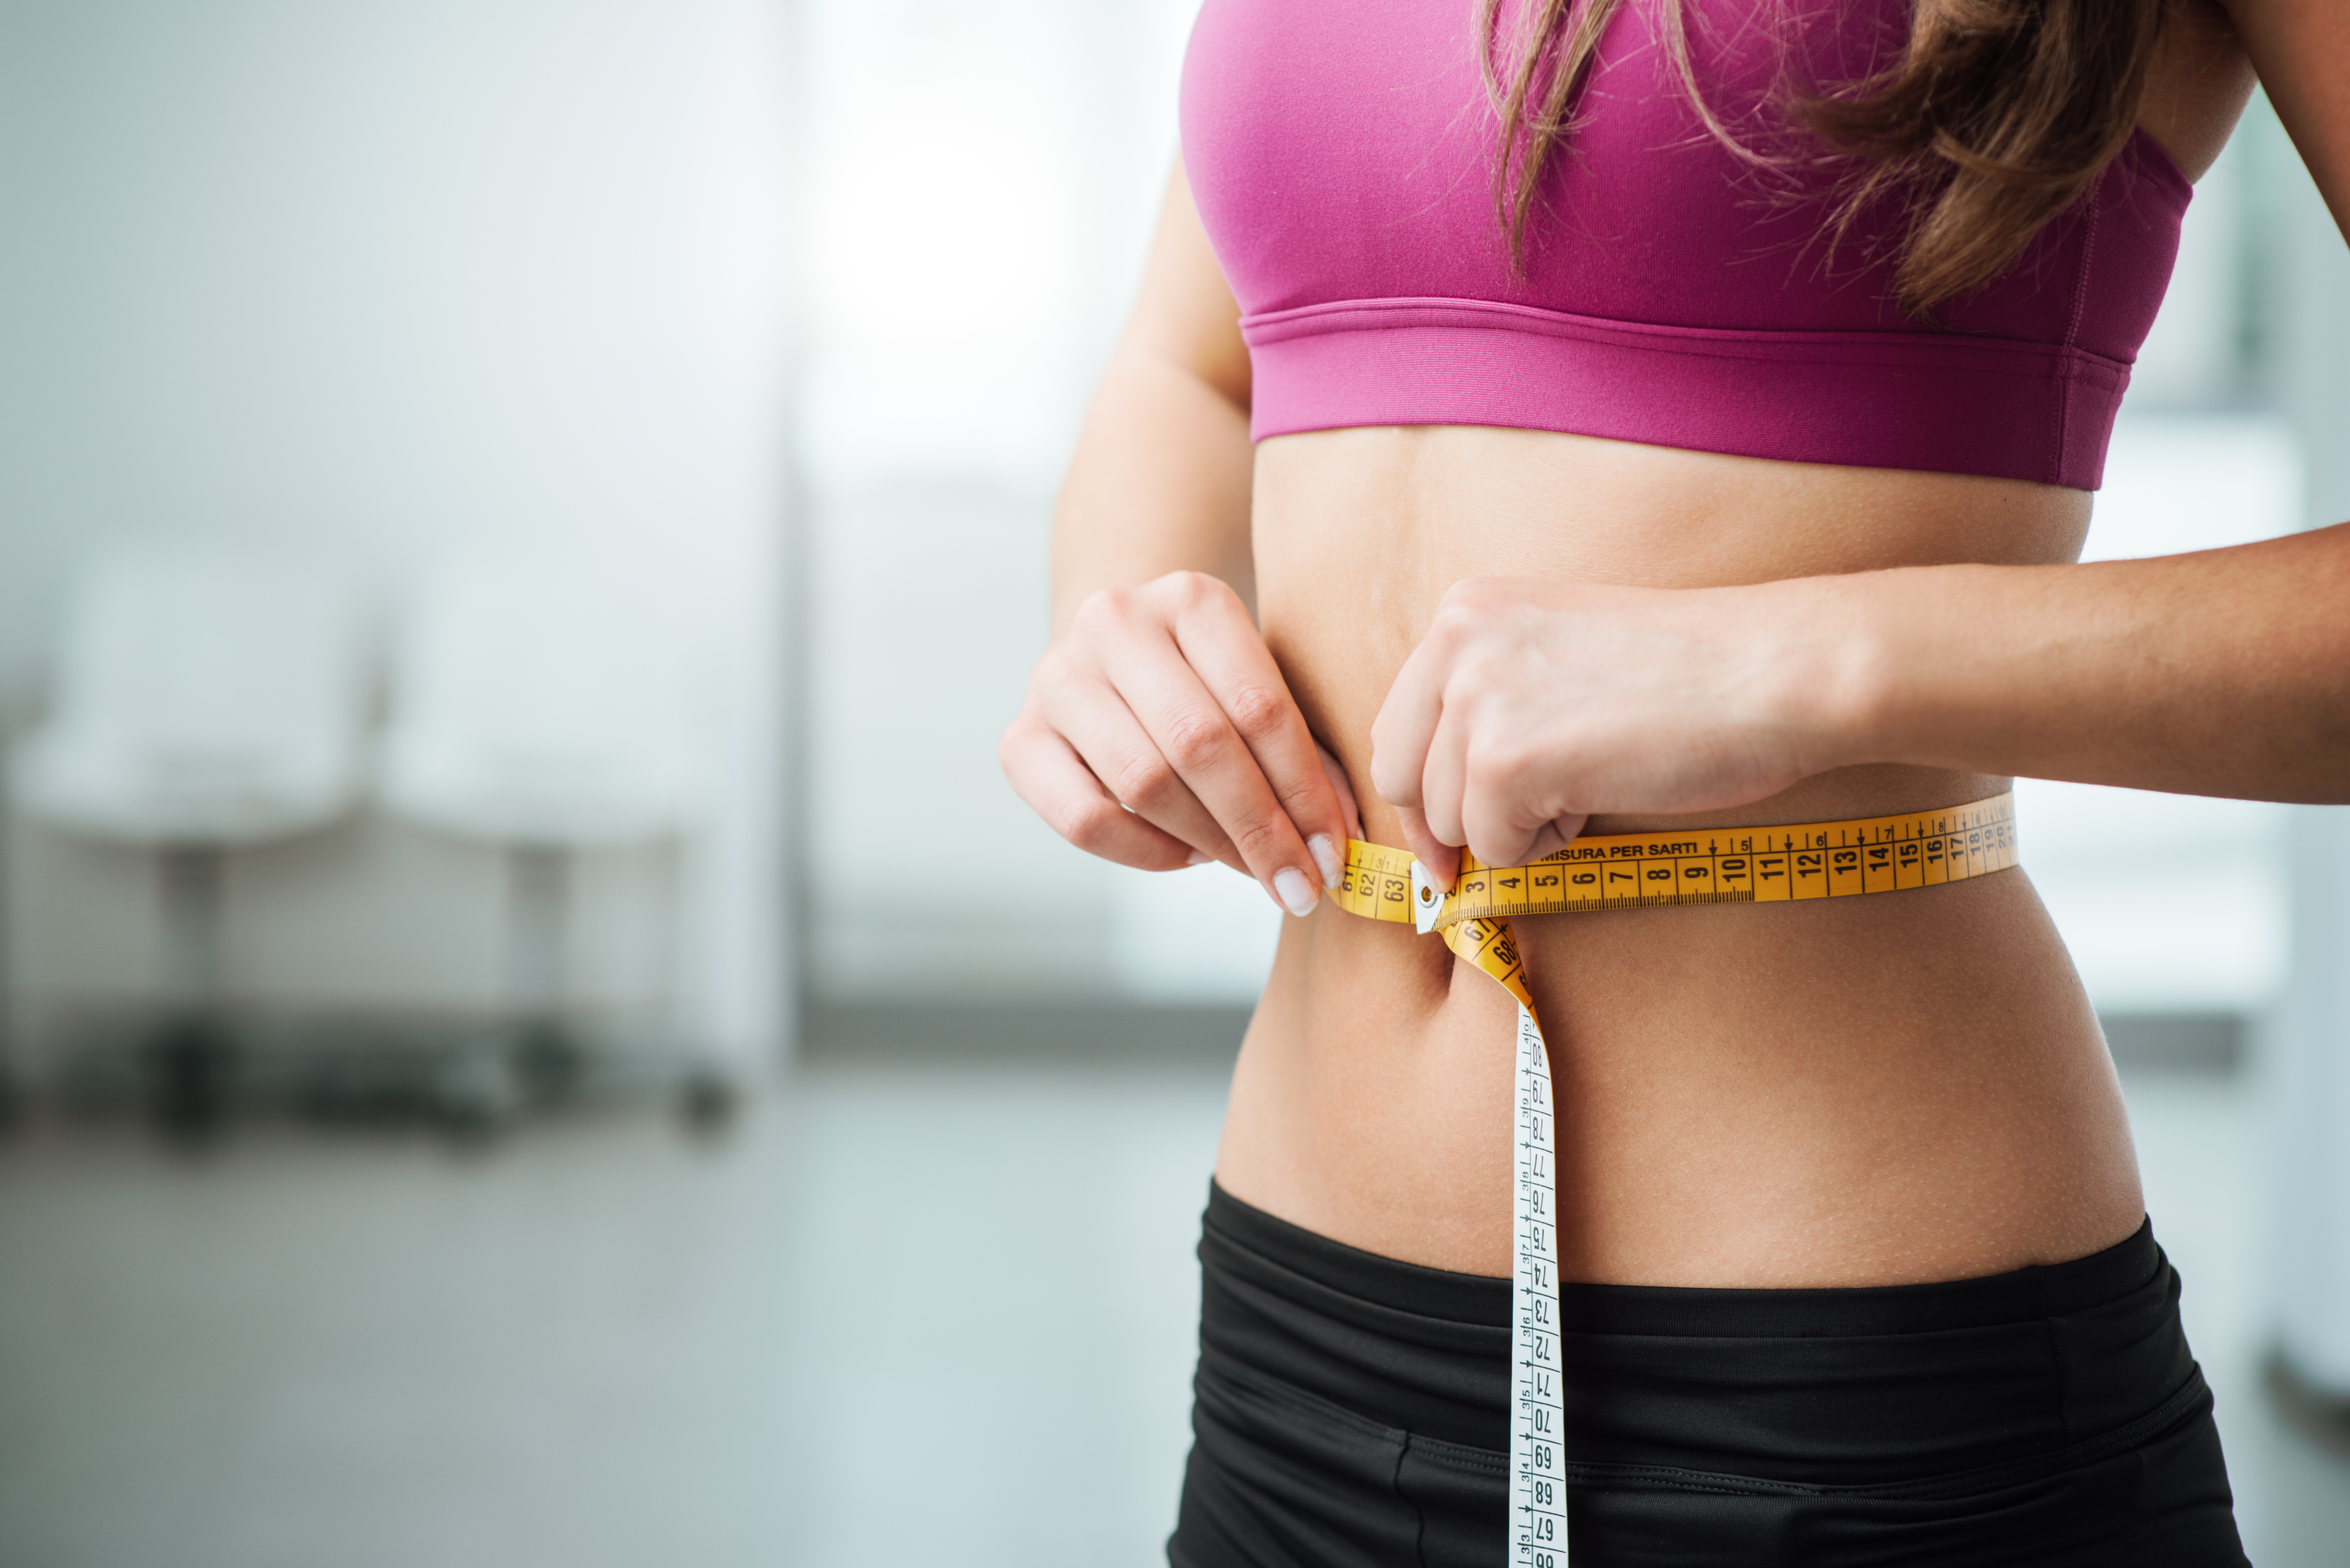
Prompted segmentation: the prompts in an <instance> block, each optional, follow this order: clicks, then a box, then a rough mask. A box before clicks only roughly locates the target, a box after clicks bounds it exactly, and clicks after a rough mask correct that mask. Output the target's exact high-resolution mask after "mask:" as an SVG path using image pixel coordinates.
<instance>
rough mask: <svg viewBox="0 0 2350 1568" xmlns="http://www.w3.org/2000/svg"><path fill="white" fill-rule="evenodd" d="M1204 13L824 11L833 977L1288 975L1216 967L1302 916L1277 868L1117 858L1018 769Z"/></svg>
mask: <svg viewBox="0 0 2350 1568" xmlns="http://www.w3.org/2000/svg"><path fill="white" fill-rule="evenodd" d="M1195 5H1196V0H1144V3H1142V4H1139V5H1097V4H1088V3H1087V0H809V4H808V6H807V10H806V16H807V18H808V20H807V32H806V36H807V38H808V59H807V67H806V79H807V81H808V83H809V101H808V104H807V106H806V119H805V121H804V123H805V124H806V126H807V127H808V130H809V133H810V135H809V143H808V151H807V157H808V161H809V168H810V171H811V172H810V186H811V195H812V202H811V208H810V220H809V221H810V231H809V247H808V266H809V275H810V282H811V287H810V294H809V298H808V302H807V306H806V309H807V316H806V328H807V330H806V355H807V360H806V363H807V379H806V384H805V390H804V397H803V402H802V408H803V409H804V410H805V417H804V420H803V422H802V424H801V427H800V431H799V441H800V450H801V452H802V453H803V456H804V459H805V462H806V473H807V475H808V481H809V483H810V486H811V488H812V491H813V505H812V515H811V527H810V531H809V535H808V549H809V572H810V585H811V591H810V627H809V647H810V652H809V658H810V664H811V683H810V691H811V696H812V699H813V703H814V706H813V709H812V711H811V714H810V721H809V731H808V735H807V742H806V743H807V748H808V755H809V759H810V767H811V777H810V780H809V790H810V800H811V810H810V816H809V823H810V836H811V846H810V849H811V860H812V863H813V866H814V867H815V871H816V877H815V881H816V887H815V888H814V889H813V890H812V891H811V894H810V898H811V900H812V901H811V904H810V908H811V909H813V910H814V911H815V914H814V916H813V919H814V922H815V923H814V925H813V928H812V930H813V937H814V941H813V950H812V962H811V984H812V986H813V987H814V988H815V989H816V992H817V993H818V994H820V995H824V996H827V997H831V998H834V999H858V998H871V997H876V996H903V995H906V994H908V993H910V992H916V993H918V992H930V993H932V994H935V995H952V996H966V995H972V994H996V995H1025V996H1035V995H1037V994H1039V993H1069V992H1096V993H1110V992H1118V993H1124V994H1144V995H1163V994H1181V995H1191V994H1197V993H1200V992H1201V988H1202V986H1204V988H1205V992H1207V993H1211V994H1216V995H1224V994H1242V995H1253V992H1254V989H1255V984H1256V982H1257V981H1260V980H1261V979H1262V972H1263V971H1262V966H1261V965H1262V957H1261V955H1262V953H1263V951H1266V950H1267V949H1265V947H1264V943H1263V940H1262V937H1260V938H1259V939H1257V940H1253V941H1251V940H1244V941H1243V944H1242V948H1243V951H1242V953H1241V958H1240V962H1239V965H1238V968H1237V970H1235V968H1234V966H1233V965H1232V963H1231V962H1228V961H1222V960H1220V959H1218V958H1217V957H1216V956H1215V955H1216V951H1217V950H1218V949H1219V946H1220V944H1221V945H1222V946H1226V947H1228V946H1230V939H1229V933H1228V930H1227V929H1226V928H1227V927H1228V926H1229V925H1230V923H1231V921H1232V919H1238V920H1240V921H1241V922H1243V924H1245V923H1247V922H1250V921H1253V922H1255V927H1256V929H1258V930H1259V931H1260V932H1261V933H1263V934H1264V935H1269V934H1270V931H1271V929H1272V926H1271V919H1270V918H1271V915H1272V909H1271V906H1270V904H1269V903H1267V901H1266V900H1265V898H1263V894H1262V893H1260V892H1259V891H1258V890H1257V889H1256V888H1254V887H1253V885H1251V884H1249V883H1247V882H1245V881H1243V879H1242V878H1240V877H1233V876H1231V875H1230V874H1229V873H1224V872H1221V871H1218V870H1215V869H1213V868H1202V869H1201V870H1198V871H1193V872H1188V873H1182V874H1180V875H1179V876H1177V877H1149V876H1148V875H1146V874H1143V873H1139V872H1135V873H1129V872H1124V871H1121V870H1118V869H1116V868H1113V867H1107V866H1105V865H1102V864H1101V863H1099V862H1097V861H1092V860H1089V859H1088V858H1087V857H1084V856H1082V855H1079V854H1078V853H1077V852H1076V851H1075V850H1073V849H1071V848H1070V847H1069V846H1066V844H1063V843H1062V842H1061V841H1060V840H1059V839H1057V838H1056V837H1055V836H1053V834H1052V833H1051V832H1050V831H1049V830H1048V829H1046V828H1045V826H1044V825H1043V824H1042V823H1040V822H1038V821H1037V820H1036V818H1035V815H1033V814H1032V813H1031V812H1029V810H1028V809H1027V808H1026V807H1025V806H1024V805H1022V804H1021V803H1020V802H1019V801H1018V800H1017V799H1016V798H1014V795H1013V794H1012V793H1011V791H1010V789H1009V788H1008V787H1007V786H1006V785H1005V784H1004V782H1003V775H1002V774H1001V773H1000V772H999V771H998V770H997V768H996V765H995V741H996V736H997V735H998V733H999V732H1001V731H1002V729H1003V725H1004V724H1005V723H1006V722H1008V721H1009V720H1010V719H1011V717H1012V715H1013V713H1014V711H1016V710H1017V708H1018V706H1019V703H1020V697H1021V691H1022V689H1023V686H1024V682H1025V680H1026V677H1027V671H1028V667H1029V665H1030V663H1031V662H1033V660H1034V659H1035V656H1036V654H1037V652H1038V651H1039V650H1040V649H1042V647H1043V644H1044V638H1045V541H1046V535H1047V524H1048V518H1049V514H1050V510H1051V506H1052V496H1053V492H1054V490H1055V487H1056V486H1057V485H1058V483H1059V481H1060V473H1061V469H1062V466H1063V465H1064V463H1065V462H1066V460H1067V455H1068V451H1069V447H1070V444H1071V442H1072V441H1073V440H1074V439H1075V436H1076V425H1077V421H1078V419H1079V417H1080V415H1081V413H1082V411H1083V408H1084V403H1085V400H1086V399H1087V396H1088V395H1089V394H1090V392H1091V389H1092V383H1093V380H1094V378H1095V377H1096V376H1097V374H1098V372H1099V369H1100V367H1101V364H1102V361H1103V359H1104V358H1105V357H1106V355H1107V350H1108V346H1109V342H1110V338H1111V336H1112V334H1113V333H1114V332H1115V330H1116V328H1117V327H1118V323H1119V322H1120V321H1121V320H1122V319H1123V317H1124V315H1125V312H1126V310H1127V308H1128V305H1129V304H1130V302H1131V296H1132V292H1133V289H1134V286H1135V282H1136V279H1137V278H1138V276H1139V270H1140V265H1141V257H1142V251H1143V246H1144V244H1145V242H1146V240H1147V238H1148V236H1149V226H1150V223H1151V220H1152V218H1153V216H1154V215H1155V213H1156V210H1157V206H1158V202H1159V194H1160V192H1161V191H1162V189H1163V188H1164V185H1165V182H1166V179H1167V175H1168V172H1169V171H1170V168H1171V166H1172V163H1173V160H1174V157H1175V151H1176V147H1175V88H1176V78H1177V72H1178V69H1179V67H1180V61H1181V56H1182V48H1183V44H1184V41H1185V39H1186V37H1187V36H1188V34H1189V29H1190V26H1191V12H1192V10H1193V9H1194V7H1195ZM1211 878H1212V879H1218V880H1211ZM1179 883H1181V884H1184V885H1183V886H1180V887H1179V886H1177V884H1179ZM852 885H853V886H854V887H855V888H858V897H856V898H834V897H831V896H830V890H831V889H834V888H847V887H850V886H852ZM1202 888H1204V889H1206V890H1207V904H1206V906H1205V907H1204V909H1203V910H1202V911H1201V914H1200V916H1199V918H1197V919H1186V918H1183V917H1182V915H1181V914H1180V909H1178V906H1180V905H1182V904H1184V903H1185V902H1186V901H1187V900H1188V901H1189V902H1191V903H1197V902H1198V901H1199V899H1200V897H1201V889H1202ZM1170 910H1176V911H1177V912H1175V913H1172V914H1170ZM1151 929H1165V930H1171V931H1172V933H1173V940H1172V945H1167V944H1163V943H1157V942H1153V941H1152V940H1149V939H1148V936H1147V934H1146V933H1147V932H1148V931H1149V930H1151ZM1201 944H1204V946H1202V945H1201ZM1253 955H1254V956H1253Z"/></svg>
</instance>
